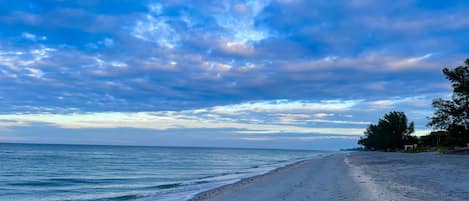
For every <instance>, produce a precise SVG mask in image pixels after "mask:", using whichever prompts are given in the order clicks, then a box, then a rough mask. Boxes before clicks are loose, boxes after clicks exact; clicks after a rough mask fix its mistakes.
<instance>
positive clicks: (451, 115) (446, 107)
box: [428, 59, 469, 144]
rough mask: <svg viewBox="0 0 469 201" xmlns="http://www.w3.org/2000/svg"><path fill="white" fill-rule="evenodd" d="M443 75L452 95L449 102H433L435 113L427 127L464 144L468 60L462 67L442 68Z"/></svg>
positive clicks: (468, 121) (468, 132) (468, 116)
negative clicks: (441, 131)
mask: <svg viewBox="0 0 469 201" xmlns="http://www.w3.org/2000/svg"><path fill="white" fill-rule="evenodd" d="M443 74H444V75H445V77H446V78H447V79H448V80H449V81H450V82H451V86H452V88H453V94H452V96H451V99H450V100H444V99H441V98H438V99H435V100H433V103H432V105H433V107H434V108H435V112H434V114H433V116H432V117H431V118H430V122H429V123H428V126H431V127H433V128H435V129H442V130H446V131H447V132H448V135H449V136H450V138H455V139H458V140H456V141H458V143H457V144H465V143H466V142H467V141H468V137H469V59H466V61H465V62H464V65H463V66H458V67H456V68H454V69H449V68H444V69H443Z"/></svg>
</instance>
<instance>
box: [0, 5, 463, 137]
mask: <svg viewBox="0 0 469 201" xmlns="http://www.w3.org/2000/svg"><path fill="white" fill-rule="evenodd" d="M0 3H2V5H3V6H1V7H0V25H1V27H2V31H1V32H0V108H1V110H0V113H1V115H0V116H1V118H0V119H1V120H2V122H0V126H2V127H11V126H16V123H18V122H23V123H26V124H27V123H28V122H36V123H38V122H40V123H46V124H48V125H49V124H52V125H55V126H58V127H61V128H72V127H73V128H74V127H80V128H81V127H84V128H103V127H106V128H108V127H110V128H114V127H116V126H119V125H120V126H125V127H134V128H139V129H156V130H162V129H175V128H177V125H184V126H186V127H190V128H191V129H201V128H203V129H220V128H224V129H234V130H235V131H236V132H238V133H247V132H252V133H254V132H257V133H258V134H259V133H264V134H265V133H278V132H279V131H281V130H282V129H281V128H280V127H283V128H284V129H283V130H284V131H282V132H299V133H306V132H311V133H317V134H332V133H335V134H341V135H342V134H344V135H347V134H356V133H357V132H358V131H357V130H350V131H346V130H340V129H345V128H347V129H361V128H363V127H364V126H366V124H367V123H369V122H372V121H375V119H376V118H377V117H379V116H381V115H382V113H384V112H387V111H388V110H390V109H402V110H406V111H408V112H409V113H410V115H411V116H412V117H413V118H415V119H416V121H417V122H418V123H419V124H420V128H421V129H424V127H423V125H424V124H425V121H426V120H425V115H428V114H429V111H430V108H429V102H430V100H431V99H432V98H434V97H436V96H441V95H446V94H448V92H449V85H448V84H447V82H446V81H445V80H444V77H443V76H442V74H441V68H443V67H446V66H456V65H458V64H459V63H461V62H462V61H463V60H464V58H465V57H466V56H467V52H468V47H469V45H468V43H469V38H468V37H467V35H468V34H469V20H466V19H469V16H468V14H467V12H466V11H467V9H468V5H466V4H465V2H464V1H457V0H456V1H451V2H445V3H440V2H439V1H425V0H410V1H405V2H394V3H393V4H385V3H383V2H379V1H368V0H352V1H350V0H349V1H345V0H343V1H342V0H340V1H327V2H326V1H302V0H258V1H253V0H233V1H149V0H142V1H122V2H119V3H117V2H111V1H102V0H96V1H86V2H75V1H52V0H51V1H18V2H14V3H11V2H3V1H1V0H0ZM397 106H399V107H397ZM189 113H190V114H189ZM169 114H171V115H169ZM142 115H143V116H142ZM168 115H169V117H168ZM174 115H175V116H174ZM210 115H212V116H210ZM156 116H158V118H163V117H164V118H170V119H171V121H170V122H169V123H168V122H166V121H167V119H164V118H163V119H164V120H161V119H158V118H156ZM108 118H110V119H114V118H115V119H114V122H109V121H104V120H103V119H106V120H107V119H108ZM140 118H141V119H140ZM211 118H212V119H211ZM86 119H93V121H88V120H86ZM168 121H169V120H168ZM188 121H189V122H188ZM197 122H200V123H197ZM188 125H191V126H188ZM19 126H21V125H19ZM23 126H24V125H23ZM277 126H278V127H277ZM256 128H257V129H256ZM323 128H324V129H329V130H327V131H326V130H321V129H323ZM332 128H334V129H336V130H334V131H332V130H331V129H332ZM337 129H339V130H337ZM270 138H271V137H266V136H261V137H258V138H246V139H250V140H252V141H254V139H257V140H259V141H260V139H264V140H266V139H270ZM9 139H13V138H12V137H10V138H9ZM278 139H279V138H278ZM284 139H286V140H287V139H289V138H284ZM304 139H308V138H304ZM309 139H313V138H312V137H311V138H309ZM314 139H317V138H314ZM321 139H326V138H321Z"/></svg>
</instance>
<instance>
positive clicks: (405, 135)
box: [358, 111, 417, 150]
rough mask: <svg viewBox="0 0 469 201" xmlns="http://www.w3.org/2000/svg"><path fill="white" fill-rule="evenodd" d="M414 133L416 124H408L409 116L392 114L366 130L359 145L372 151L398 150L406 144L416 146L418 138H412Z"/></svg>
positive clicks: (398, 113) (400, 113)
mask: <svg viewBox="0 0 469 201" xmlns="http://www.w3.org/2000/svg"><path fill="white" fill-rule="evenodd" d="M413 132H414V123H413V122H410V123H408V120H407V116H406V115H405V114H404V113H403V112H396V111H394V112H390V113H388V114H386V115H384V117H383V118H382V119H380V120H379V121H378V124H371V125H369V126H368V128H367V129H366V130H365V133H364V134H365V137H362V138H361V139H360V140H359V141H358V144H361V145H363V146H365V148H367V149H371V150H396V149H401V148H402V147H403V145H404V144H414V143H416V142H417V138H416V137H414V136H411V134H412V133H413Z"/></svg>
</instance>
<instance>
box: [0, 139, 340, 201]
mask: <svg viewBox="0 0 469 201" xmlns="http://www.w3.org/2000/svg"><path fill="white" fill-rule="evenodd" d="M329 153H331V152H323V151H299V150H274V149H232V148H189V147H187V148H186V147H141V146H101V145H46V144H0V200H2V201H9V200H11V201H22V200H27V201H30V200H35V201H43V200H44V201H45V200H47V201H58V200H60V201H62V200H73V201H105V200H110V201H123V200H138V201H140V200H142V201H147V200H148V201H150V200H151V201H154V200H157V201H183V200H187V199H189V198H191V197H192V196H193V195H195V194H197V193H199V192H202V191H205V190H209V189H212V188H215V187H219V186H221V185H225V184H229V183H233V182H236V181H239V180H240V179H242V178H245V177H249V176H254V175H258V174H262V173H265V172H268V171H270V170H272V169H275V168H278V167H281V166H285V165H287V164H289V163H292V162H295V161H299V160H302V159H306V158H313V157H318V156H320V155H326V154H329Z"/></svg>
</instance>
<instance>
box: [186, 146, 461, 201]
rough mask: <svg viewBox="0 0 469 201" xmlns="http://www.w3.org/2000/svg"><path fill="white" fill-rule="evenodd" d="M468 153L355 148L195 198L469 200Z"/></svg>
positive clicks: (221, 200)
mask: <svg viewBox="0 0 469 201" xmlns="http://www.w3.org/2000/svg"><path fill="white" fill-rule="evenodd" d="M467 167H469V160H468V158H467V156H459V155H443V154H438V153H420V154H403V153H382V152H353V153H339V154H333V155H329V156H325V157H321V158H317V159H311V160H304V161H300V162H297V163H294V164H291V165H288V166H285V167H282V168H279V169H276V170H273V171H271V172H269V173H266V174H264V175H259V176H255V177H250V178H246V179H243V180H241V181H239V182H237V183H234V184H230V185H225V186H222V187H220V188H216V189H213V190H210V191H206V192H203V193H199V194H198V195H196V196H195V197H194V198H192V199H191V200H190V201H235V200H243V201H261V200H262V201H285V200H287V201H301V200H304V201H306V200H337V201H340V200H357V201H358V200H370V201H371V200H380V201H382V200H409V201H413V200H451V201H452V200H468V199H469V170H468V168H467Z"/></svg>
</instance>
